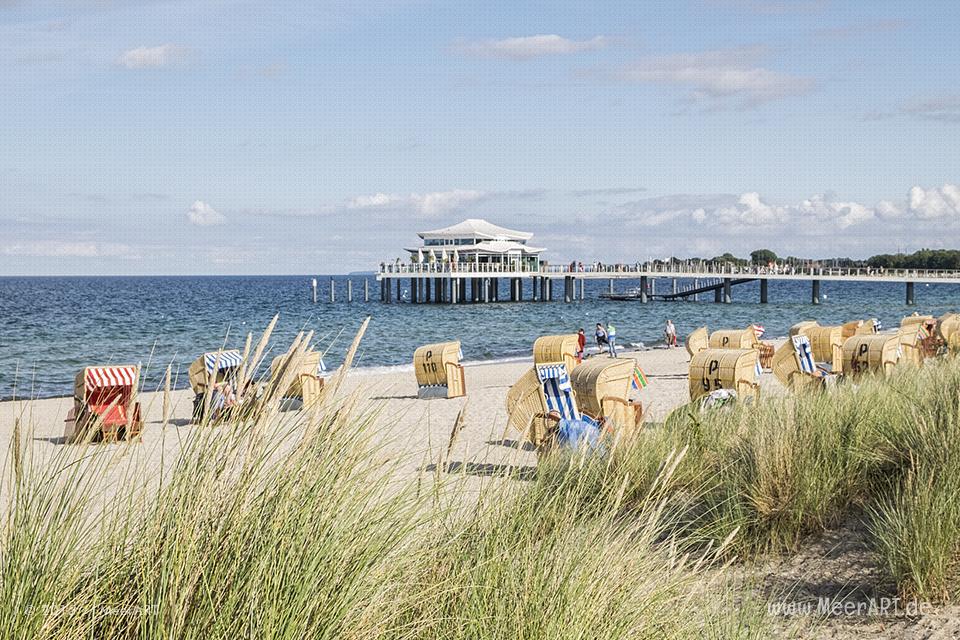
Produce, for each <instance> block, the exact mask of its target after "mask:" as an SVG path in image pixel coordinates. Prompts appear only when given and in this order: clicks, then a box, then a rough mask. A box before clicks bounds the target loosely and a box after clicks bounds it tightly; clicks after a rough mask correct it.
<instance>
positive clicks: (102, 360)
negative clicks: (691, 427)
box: [0, 276, 960, 399]
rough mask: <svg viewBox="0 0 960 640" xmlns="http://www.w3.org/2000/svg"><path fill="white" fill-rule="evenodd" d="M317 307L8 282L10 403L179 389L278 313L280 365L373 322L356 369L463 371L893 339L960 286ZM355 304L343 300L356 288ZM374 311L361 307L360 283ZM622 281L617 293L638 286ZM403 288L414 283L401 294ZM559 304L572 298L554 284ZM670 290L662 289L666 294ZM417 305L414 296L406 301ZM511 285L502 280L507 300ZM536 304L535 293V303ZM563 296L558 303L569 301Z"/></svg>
mask: <svg viewBox="0 0 960 640" xmlns="http://www.w3.org/2000/svg"><path fill="white" fill-rule="evenodd" d="M317 279H318V281H319V283H320V301H319V302H318V303H317V304H314V303H313V301H312V299H311V293H310V280H311V276H282V277H275V276H263V277H109V278H103V277H42V278H40V277H38V278H0V398H4V399H7V398H10V397H12V396H14V395H16V396H17V397H27V396H33V397H49V396H57V395H69V394H70V393H72V389H73V378H74V376H75V375H76V373H77V372H78V371H79V370H80V369H81V368H82V367H84V366H87V365H93V364H111V363H115V364H123V363H136V362H140V363H142V364H143V366H144V381H145V387H146V388H147V389H156V388H158V386H159V385H160V384H162V383H161V378H162V375H163V372H164V370H165V369H166V366H167V364H171V363H172V364H173V367H174V371H177V370H178V369H179V371H180V377H179V386H186V370H187V367H189V365H190V362H192V361H193V360H194V358H196V357H197V356H198V355H199V354H200V353H202V352H204V351H210V350H214V349H217V348H219V347H221V346H226V347H228V348H242V347H243V343H244V341H245V339H246V334H247V333H248V332H254V337H255V339H256V337H258V336H259V333H260V332H262V331H263V329H264V328H265V327H266V325H267V324H268V323H269V321H270V318H272V317H273V315H274V314H276V313H279V314H280V321H279V324H278V326H277V329H276V331H275V332H274V337H273V340H272V341H271V342H272V352H271V354H272V355H276V354H279V353H282V352H283V351H285V350H286V347H287V346H288V345H289V344H290V342H291V341H292V339H293V338H294V337H295V336H296V334H297V332H298V331H300V330H301V329H306V330H313V331H315V333H316V343H317V345H318V348H320V349H324V350H326V351H327V356H326V362H327V364H328V365H329V366H331V367H333V366H336V365H338V364H339V363H340V361H341V359H342V357H343V354H344V352H345V351H346V349H347V348H348V346H349V344H350V341H351V339H352V338H353V335H354V333H355V332H356V330H357V329H358V328H359V326H360V323H361V322H362V321H363V319H364V318H365V317H366V316H371V318H372V319H371V323H370V328H369V330H368V331H367V334H366V336H365V338H364V340H363V343H362V345H361V349H360V351H359V353H358V358H357V362H356V365H357V366H359V367H399V366H409V364H410V362H411V360H412V357H413V351H414V349H415V348H416V347H417V346H419V345H421V344H425V343H427V342H438V341H443V340H451V339H458V340H461V341H462V343H463V353H464V359H465V360H466V361H468V362H469V361H481V360H496V359H506V358H516V357H520V356H525V355H529V354H530V352H531V347H532V344H533V341H534V339H535V338H536V337H537V336H540V335H545V334H551V333H562V332H575V331H576V330H577V329H578V328H579V327H584V328H585V329H586V331H587V335H588V338H590V339H591V340H592V335H593V329H592V327H593V326H594V325H595V323H597V322H604V323H607V322H612V323H614V324H615V325H616V327H617V335H618V342H619V344H621V345H626V344H629V343H643V344H644V345H646V346H648V347H652V346H655V345H657V344H662V330H663V323H664V322H665V321H666V320H667V319H668V318H670V319H672V320H673V321H674V323H675V324H676V326H677V328H678V331H679V333H680V336H681V339H682V338H683V337H684V336H686V335H687V334H688V333H689V332H690V331H692V330H693V329H695V328H697V327H699V326H701V325H704V324H706V325H708V326H709V327H710V329H711V330H713V329H720V328H736V327H744V326H746V325H748V324H749V323H751V322H757V323H760V324H763V325H764V326H765V327H766V329H767V336H782V335H786V333H787V330H788V329H789V327H790V326H791V325H793V324H794V323H796V322H798V321H800V320H818V321H819V322H820V323H821V324H838V323H841V322H844V321H847V320H852V319H855V318H871V317H877V318H880V320H881V321H882V322H883V324H884V326H886V327H894V326H897V325H898V324H899V322H900V318H901V317H903V316H904V315H908V314H910V313H913V312H914V311H919V312H920V313H932V314H934V315H940V314H942V313H945V312H947V311H956V310H960V286H958V285H941V284H938V285H929V286H926V285H917V287H916V303H917V304H916V306H914V307H908V306H906V305H905V304H904V302H905V300H904V299H905V291H904V285H903V284H892V283H834V282H823V283H822V284H821V294H822V295H823V296H824V297H825V299H824V300H823V303H822V304H820V305H812V304H811V303H810V283H809V282H782V281H771V282H770V285H769V299H770V302H769V304H759V298H760V295H759V283H757V282H752V283H748V284H743V285H738V286H735V287H734V288H733V304H729V305H724V304H716V303H714V302H713V295H712V294H706V295H703V296H701V301H700V302H659V301H655V302H651V303H648V304H646V305H644V304H640V303H639V302H632V301H631V302H617V301H607V300H602V299H600V298H599V294H600V293H602V292H605V291H606V290H607V287H608V284H607V281H606V280H603V281H596V282H589V281H588V282H587V288H586V300H584V301H583V302H579V301H578V302H574V303H571V304H566V303H564V302H562V301H554V302H549V303H543V302H530V301H526V302H520V303H509V302H500V303H496V304H476V305H471V304H464V305H454V306H451V305H437V304H422V305H412V304H408V303H400V304H397V303H393V304H383V303H381V302H380V301H379V291H380V288H379V284H378V283H377V282H376V281H375V279H374V277H373V276H366V278H365V277H364V276H352V277H347V276H336V277H335V281H336V287H337V301H336V302H335V303H330V302H329V281H330V276H317ZM348 279H349V280H352V281H353V291H354V301H353V302H352V303H347V302H346V281H347V280H348ZM364 279H367V280H369V282H370V296H371V300H370V302H368V303H364V302H363V281H364ZM638 284H639V282H637V281H626V280H624V281H618V282H617V284H616V287H617V290H625V289H627V288H629V287H634V286H637V285H638ZM403 286H404V289H405V288H406V286H407V285H406V284H405V285H403ZM554 286H555V288H554V295H555V296H556V294H557V292H558V290H559V291H561V292H562V285H561V286H560V288H559V289H558V288H557V286H556V284H555V285H554ZM669 287H670V283H669V281H667V280H659V281H658V290H659V291H661V292H663V291H667V290H668V289H669ZM405 293H406V295H407V296H408V295H409V292H405ZM506 295H507V283H506V282H501V298H502V297H504V296H506ZM524 295H525V297H526V298H527V299H528V300H529V298H530V290H529V285H528V288H527V290H526V291H525V294H524ZM561 295H562V294H561Z"/></svg>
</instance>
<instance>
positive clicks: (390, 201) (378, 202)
mask: <svg viewBox="0 0 960 640" xmlns="http://www.w3.org/2000/svg"><path fill="white" fill-rule="evenodd" d="M402 201H403V197H401V196H397V195H392V194H387V193H375V194H374V195H372V196H357V197H356V198H352V199H351V200H350V201H348V202H347V207H349V208H350V209H369V208H375V207H388V206H390V205H394V204H397V203H398V202H402Z"/></svg>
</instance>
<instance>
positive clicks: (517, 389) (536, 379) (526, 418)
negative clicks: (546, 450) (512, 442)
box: [507, 362, 594, 448]
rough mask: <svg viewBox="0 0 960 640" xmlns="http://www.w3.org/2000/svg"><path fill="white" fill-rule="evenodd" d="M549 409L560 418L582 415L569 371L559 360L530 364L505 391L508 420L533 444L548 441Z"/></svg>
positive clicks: (573, 418) (550, 424)
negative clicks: (530, 367)
mask: <svg viewBox="0 0 960 640" xmlns="http://www.w3.org/2000/svg"><path fill="white" fill-rule="evenodd" d="M551 412H556V413H558V414H559V416H560V419H561V420H581V419H583V418H584V417H585V415H584V414H582V413H581V412H580V410H579V408H578V407H577V399H576V395H575V393H574V391H573V386H572V384H571V383H570V374H569V372H568V371H567V367H566V364H565V363H563V362H551V363H545V364H537V365H534V366H533V368H532V369H529V370H528V371H527V372H526V373H525V374H524V375H523V376H521V377H520V379H519V380H518V381H517V382H516V383H515V384H514V385H513V386H512V387H510V390H509V391H508V392H507V422H508V424H509V425H510V426H512V427H513V428H514V429H516V430H517V431H519V432H520V433H522V434H524V436H525V437H526V439H527V440H529V441H530V442H531V443H532V444H533V445H534V446H536V447H537V448H541V447H544V446H546V445H548V444H549V441H550V439H551V436H552V434H553V431H554V428H555V426H556V424H555V423H553V422H552V421H551V419H550V417H549V414H550V413H551ZM586 417H587V418H589V419H594V416H589V415H586Z"/></svg>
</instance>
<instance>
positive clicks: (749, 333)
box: [710, 325, 760, 349]
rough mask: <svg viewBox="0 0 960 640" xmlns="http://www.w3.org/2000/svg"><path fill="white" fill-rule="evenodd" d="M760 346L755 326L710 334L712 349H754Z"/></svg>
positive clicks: (722, 330) (721, 330)
mask: <svg viewBox="0 0 960 640" xmlns="http://www.w3.org/2000/svg"><path fill="white" fill-rule="evenodd" d="M759 344H760V340H759V339H758V338H757V332H756V331H755V330H754V328H753V325H750V326H749V327H747V328H746V329H720V330H719V331H714V332H713V333H711V334H710V348H711V349H754V348H756V347H757V345H759Z"/></svg>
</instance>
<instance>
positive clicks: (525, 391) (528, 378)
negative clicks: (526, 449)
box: [507, 367, 545, 444]
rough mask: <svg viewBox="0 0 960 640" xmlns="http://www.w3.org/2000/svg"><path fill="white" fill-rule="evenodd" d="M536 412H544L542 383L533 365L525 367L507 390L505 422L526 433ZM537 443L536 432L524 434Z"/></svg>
mask: <svg viewBox="0 0 960 640" xmlns="http://www.w3.org/2000/svg"><path fill="white" fill-rule="evenodd" d="M537 413H545V411H544V406H543V383H541V382H540V378H539V376H538V375H537V370H536V368H534V367H530V368H529V369H527V371H526V373H524V374H523V375H522V376H520V379H519V380H517V381H516V382H515V383H514V384H513V386H511V387H510V389H509V390H508V391H507V422H508V423H509V424H510V426H512V427H513V428H514V429H516V430H517V431H519V432H520V433H524V434H526V431H527V428H528V427H530V421H531V419H532V418H533V416H534V415H535V414H537ZM526 435H528V437H530V441H531V442H533V443H534V444H537V443H538V441H537V438H536V434H526Z"/></svg>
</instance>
